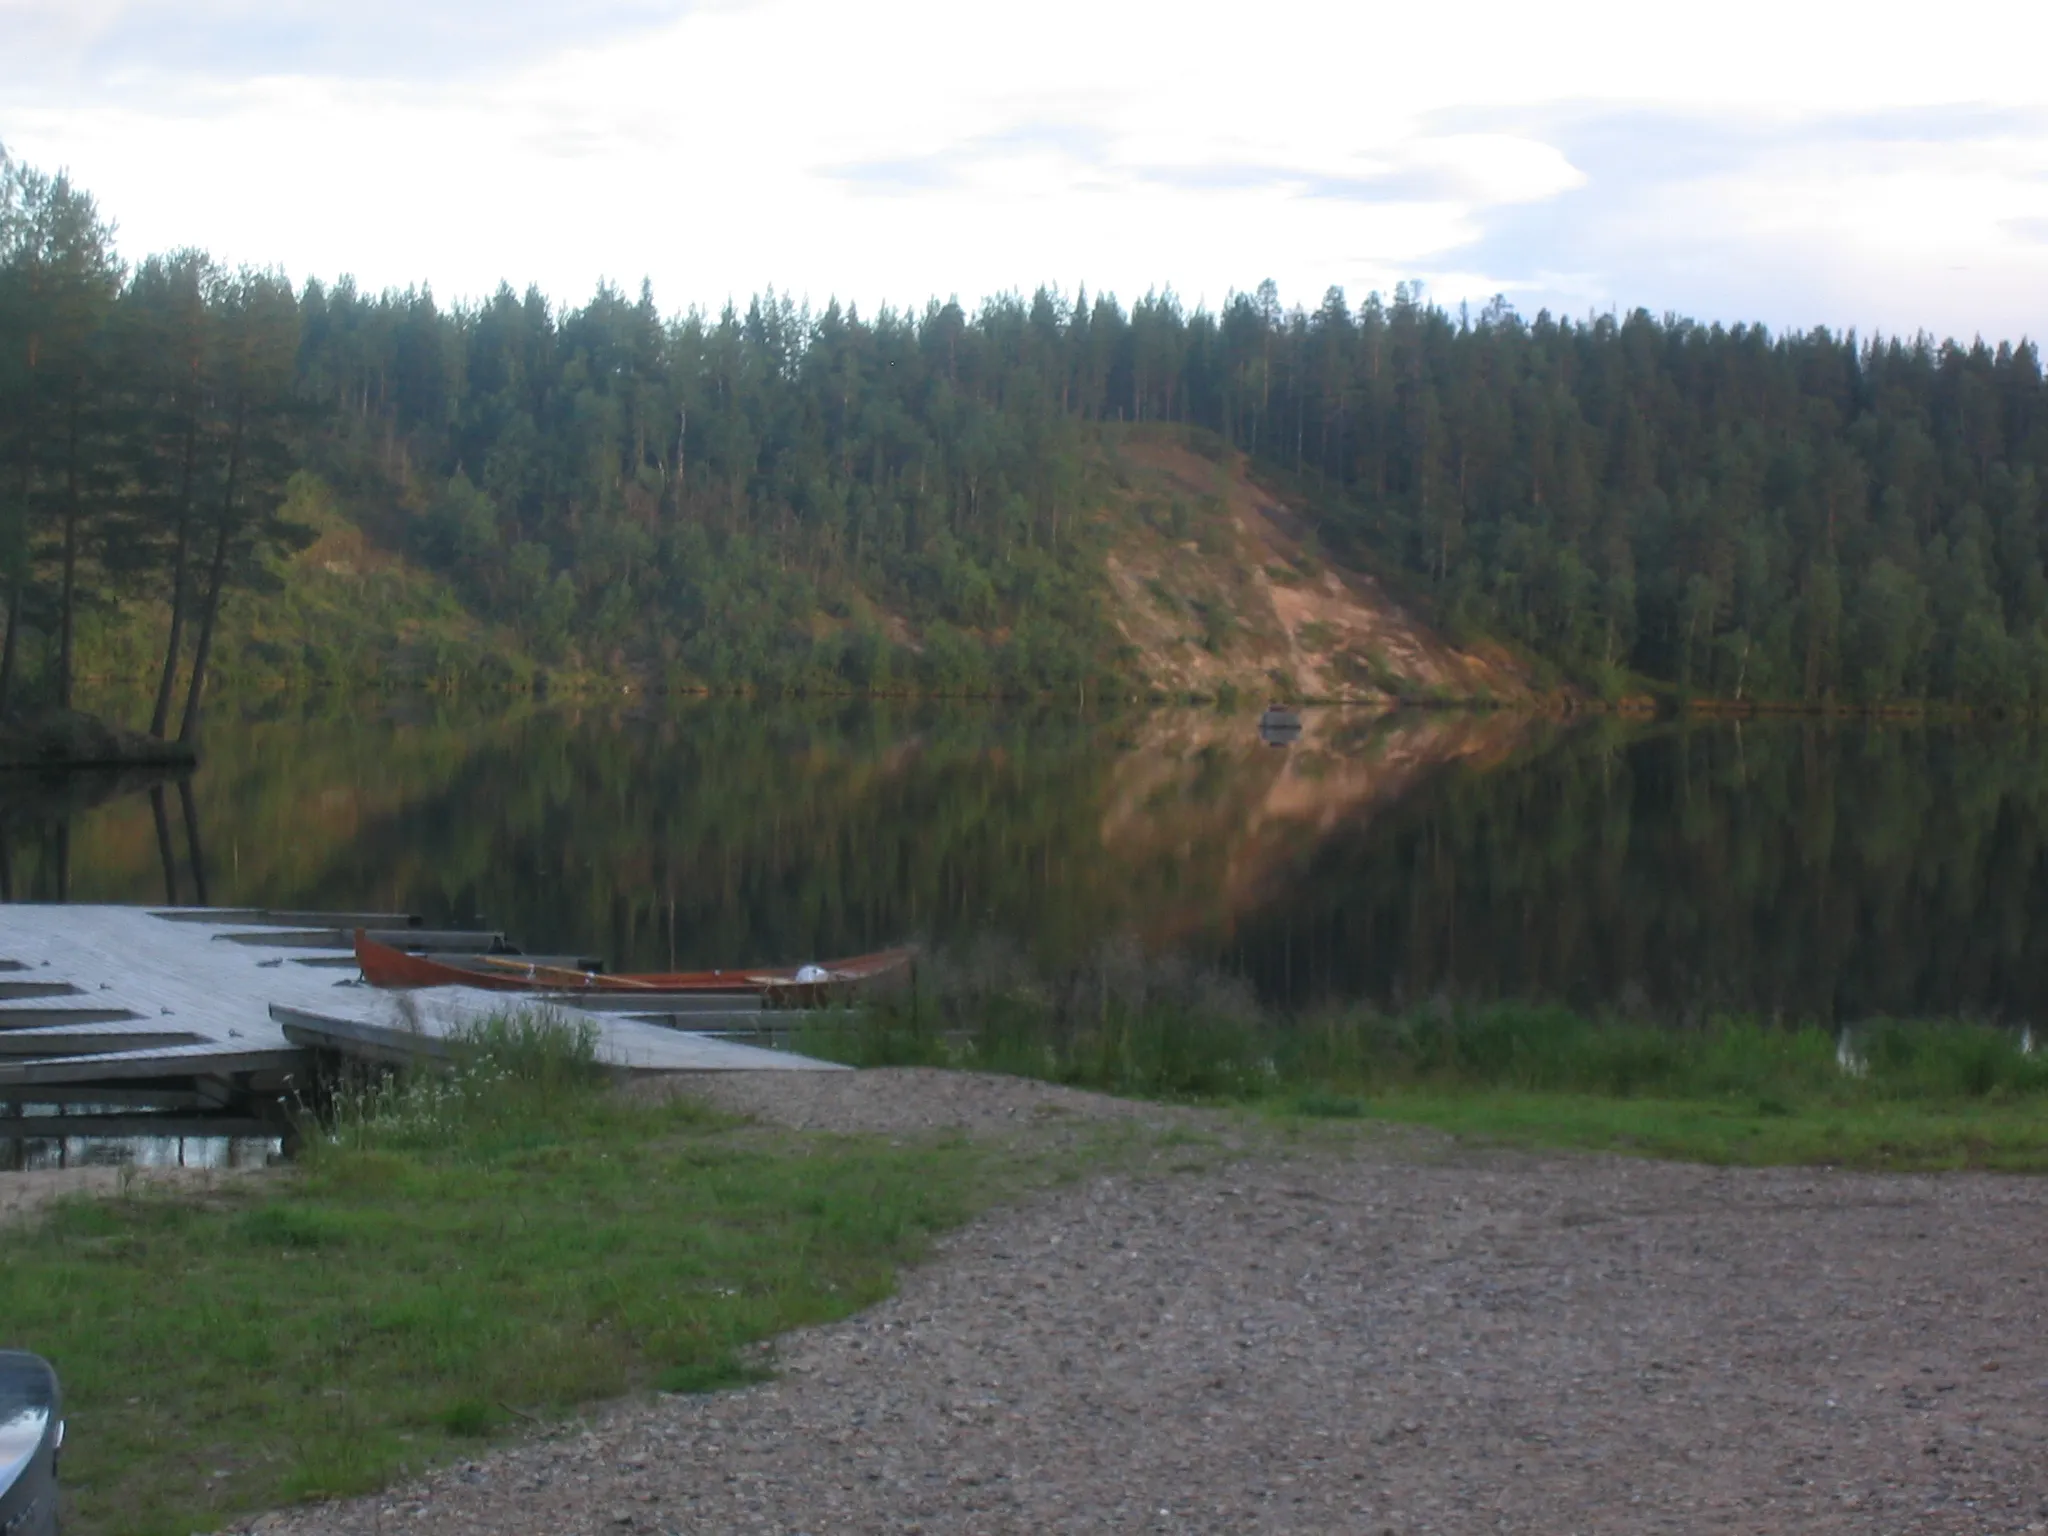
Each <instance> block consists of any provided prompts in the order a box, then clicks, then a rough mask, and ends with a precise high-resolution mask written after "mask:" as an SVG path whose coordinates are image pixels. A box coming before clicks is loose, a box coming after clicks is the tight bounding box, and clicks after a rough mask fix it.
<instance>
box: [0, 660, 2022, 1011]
mask: <svg viewBox="0 0 2048 1536" xmlns="http://www.w3.org/2000/svg"><path fill="white" fill-rule="evenodd" d="M2044 746H2048V740H2044V739H2043V735H2042V733H2040V732H2038V731H2034V730H2028V729H2019V728H2010V727H2005V728H1991V727H1984V728H1937V727H1911V726H1904V727H1902V726H1895V725H1890V726H1871V725H1866V724H1863V723H1860V722H1853V723H1852V722H1833V723H1826V722H1807V721H1799V722H1787V723H1764V724H1758V723H1750V724H1745V725H1741V726H1736V725H1701V726H1690V727H1688V726H1682V725H1675V724H1672V725H1658V726H1654V727H1629V726H1624V725H1621V724H1620V723H1618V722H1614V721H1604V720H1603V721H1597V722H1594V723H1592V724H1590V725H1582V726H1573V727H1567V726H1565V725H1562V724H1559V723H1556V722H1550V721H1542V720H1532V719H1528V718H1523V717H1517V716H1511V715H1505V714H1464V713H1434V712H1431V713H1425V712H1402V713H1397V714H1395V715H1392V716H1381V717H1374V716H1370V715H1365V714H1357V713H1345V712H1341V711H1316V710H1311V711H1306V712H1305V718H1304V731H1303V734H1302V738H1301V740H1300V741H1299V742H1298V743H1297V744H1295V745H1292V746H1289V747H1286V748H1284V749H1274V748H1271V747H1268V746H1267V745H1265V744H1264V743H1263V742H1262V741H1261V740H1260V736H1259V730H1258V720H1257V717H1256V715H1224V714H1217V713H1209V712H1196V711H1184V712H1155V713H1145V712H1130V713H1118V714H1099V713H1097V714H1083V713H1078V712H1075V711H1072V710H1069V711H1066V712H1058V711H1052V710H1027V709H1020V708H1002V707H993V706H991V707H983V708H974V707H964V706H938V705H933V706H909V705H895V706H891V705H870V704H827V705H821V704H816V703H812V704H803V703H796V704H751V703H750V704H742V703H735V702H710V703H679V704H676V705H674V706H673V707H651V708H648V709H645V710H640V711H631V710H622V711H607V710H597V709H591V708H587V707H585V708H547V707H527V708H521V709H516V710H510V711H505V710H498V711H485V710H482V709H476V708H465V707H461V706H450V707H447V708H439V709H437V708H436V707H435V706H434V705H433V704H431V703H428V702H422V701H418V700H412V701H405V702H403V703H400V704H396V705H379V704H351V705H346V706H342V705H333V706H326V707H325V712H323V711H322V709H321V708H320V707H301V706H291V707H289V708H286V707H279V708H277V709H274V710H272V711H271V712H270V713H269V714H267V715H259V716H253V717H249V718H244V719H232V718H227V717H225V716H223V717H222V718H221V719H219V720H217V721H216V722H215V723H214V724H213V726H212V728H211V734H210V739H209V743H208V753H207V758H206V761H205V763H204V765H203V766H202V767H201V768H200V770H199V771H198V772H197V773H196V774H195V775H193V776H192V777H191V779H190V780H189V781H188V782H184V783H181V782H179V781H176V780H167V781H163V782H160V783H157V784H155V785H151V784H149V783H146V782H140V781H120V780H91V781H88V780H77V779H74V780H71V781H67V782H64V783H58V784H52V783H48V782H43V781H37V780H33V779H27V778H16V779H13V780H10V781H8V782H7V783H6V784H4V785H0V803H4V806H5V809H4V812H0V841H4V845H5V849H4V851H5V858H4V860H0V878H4V884H5V890H6V893H7V894H8V895H10V896H11V897H12V899H16V900H55V899H59V898H60V897H65V898H68V899H70V900H73V901H123V902H152V903H153V902H163V901H180V902H188V903H190V902H202V901H204V902H211V903H214V904H235V905H244V904H246V905H268V906H280V907H294V908H337V909H339V908H372V909H377V908H387V907H388V908H393V909H409V910H411V911H414V912H417V913H419V914H420V915H421V916H423V917H424V918H425V919H426V920H427V921H428V922H429V923H430V924H436V925H443V924H446V925H453V924H469V923H474V922H476V921H477V920H479V919H482V920H483V921H484V922H486V923H487V924H488V925H490V926H492V927H497V928H503V929H504V930H505V931H506V932H507V933H508V934H509V935H510V936H511V937H512V938H513V939H514V940H515V941H516V942H518V943H520V944H522V945H523V946H525V947H527V948H530V949H537V950H543V951H547V952H553V953H563V952H569V951H584V952H589V953H593V954H598V955H602V956H603V957H605V959H606V961H607V963H608V964H609V965H611V966H612V967H613V968H632V969H654V968H664V969H665V968H672V967H688V966H698V965H706V966H708V965H721V964H734V963H744V962H757V961H769V960H801V959H808V958H817V957H822V956H827V955H833V954H843V953H853V952H857V951H862V950H867V949H873V948H877V947H880V946H882V945H885V944H888V943H891V942H894V941H896V940H899V939H902V938H906V937H914V938H918V939H921V940H923V941H924V942H926V943H928V944H937V945H943V946H948V947H963V946H967V945H971V944H973V943H976V942H978V941H981V940H984V939H987V938H991V937H993V938H994V939H996V940H998V941H1001V942H1003V943H1005V944H1007V945H1011V946H1014V947H1016V948H1019V949H1021V950H1023V951H1025V952H1026V953H1028V954H1029V955H1031V956H1033V957H1034V958H1036V960H1037V961H1038V962H1039V963H1041V964H1043V965H1045V966H1048V967H1058V966H1062V965H1066V964H1070V963H1075V962H1078V961H1080V960H1083V959H1085V958H1087V957H1089V956H1090V955H1092V954H1093V953H1094V952H1096V951H1097V950H1098V949H1099V948H1100V946H1101V945H1103V944H1104V943H1105V942H1110V941H1116V940H1128V941H1131V942H1135V943H1137V944H1140V945H1142V946H1144V947H1145V948H1147V949H1150V950H1153V951H1155V952H1163V951H1177V952H1180V953H1184V954H1186V955H1188V956H1189V957H1191V958H1193V959H1195V960H1198V961H1200V962H1203V963H1208V964H1214V965H1218V966H1220V967H1223V968H1225V969H1228V970H1231V971H1233V972H1237V973H1241V974H1243V975H1245V976H1246V977H1248V978H1249V979H1250V980H1251V981H1252V983H1253V984H1254V985H1255V986H1256V987H1257V989H1258V990H1259V992H1260V993H1261V994H1262V995H1263V996H1264V997H1266V998H1267V999H1268V1000H1269V1001H1271V1002H1273V1003H1276V1004H1279V1005H1282V1006H1295V1007H1301V1006H1309V1005H1312V1004H1315V1003H1318V1002H1322V1001H1326V1000H1350V999H1371V1000H1376V1001H1381V1002H1400V1001H1404V1000H1407V1001H1412V1000H1415V999H1418V998H1425V997H1430V996H1434V995H1439V994H1451V995H1456V996H1461V997H1476V998H1486V997H1497V996H1520V997H1551V998H1560V999H1564V1000H1568V1001H1571V1002H1573V1003H1577V1004H1580V1005H1582V1006H1588V1007H1621V1008H1626V1009H1629V1010H1631V1011H1636V1012H1652V1013H1658V1014H1668V1015H1671V1016H1674V1017H1686V1016H1692V1015H1695V1014H1697V1013H1698V1012H1700V1011H1702V1010H1705V1009H1739V1010H1747V1011H1757V1012H1761V1013H1765V1014H1779V1013H1784V1014H1796V1015H1800V1016H1805V1017H1812V1018H1817V1019H1822V1020H1828V1019H1835V1018H1856V1017H1864V1016H1868V1015H1871V1014H1876V1013H1894V1014H1969V1015H1975V1016H1981V1017H1988V1018H1996V1019H2031V1018H2036V1017H2039V1016H2040V1015H2041V1014H2042V1012H2043V1011H2044V1009H2043V1005H2044V1003H2048V846H2044V834H2048V757H2044V754H2043V752H2042V748H2043V747H2044Z"/></svg>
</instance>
